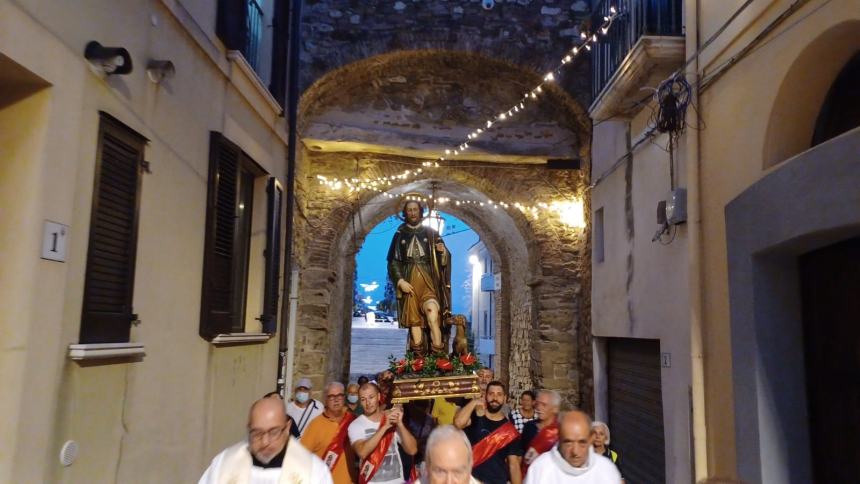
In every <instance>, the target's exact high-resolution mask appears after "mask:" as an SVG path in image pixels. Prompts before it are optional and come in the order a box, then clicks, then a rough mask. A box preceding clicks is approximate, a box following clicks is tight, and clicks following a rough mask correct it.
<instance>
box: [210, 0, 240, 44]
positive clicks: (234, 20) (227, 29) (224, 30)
mask: <svg viewBox="0 0 860 484" xmlns="http://www.w3.org/2000/svg"><path fill="white" fill-rule="evenodd" d="M247 2H248V0H218V11H217V13H216V19H215V35H217V36H218V38H219V39H221V42H223V43H224V46H225V47H227V49H230V50H243V49H244V48H245V42H246V37H247V35H248V24H247V22H248V5H247Z"/></svg>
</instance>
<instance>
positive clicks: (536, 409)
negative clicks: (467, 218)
mask: <svg viewBox="0 0 860 484" xmlns="http://www.w3.org/2000/svg"><path fill="white" fill-rule="evenodd" d="M393 381H394V375H393V374H392V373H391V372H388V371H386V372H382V373H380V374H379V375H377V376H376V379H375V380H373V381H369V380H368V379H367V378H366V377H361V378H359V380H358V382H356V383H350V384H348V385H344V384H343V383H340V382H330V383H328V384H327V385H326V386H325V388H323V391H322V399H323V401H319V400H315V399H313V398H311V396H310V395H311V391H312V390H313V388H312V384H311V381H310V380H309V379H307V378H302V379H300V380H299V381H298V382H297V384H296V387H295V389H294V392H293V395H292V398H291V399H289V401H287V402H284V401H283V400H282V399H281V396H280V395H279V394H278V393H275V392H273V393H270V394H267V395H265V396H263V397H262V398H261V399H259V400H257V401H256V402H255V403H254V404H253V405H252V406H251V409H250V411H249V415H248V435H247V438H246V439H244V440H242V441H241V442H239V443H237V444H235V445H233V446H231V447H228V448H227V449H225V450H224V451H222V452H221V453H219V454H218V455H217V456H216V457H215V458H214V459H213V460H212V463H211V465H210V466H209V468H208V469H206V471H205V473H204V474H203V476H202V477H201V478H200V483H201V484H215V483H249V484H257V483H288V482H289V483H303V484H316V483H320V484H327V483H335V484H351V483H358V484H366V483H373V484H395V483H403V482H409V483H420V484H428V483H429V484H443V483H444V484H472V483H486V484H496V483H502V484H503V483H508V482H510V483H513V484H520V483H523V482H524V483H526V484H536V483H553V484H554V483H596V484H603V483H606V484H609V483H612V484H618V483H621V482H623V480H622V476H621V472H620V467H619V466H620V455H619V453H618V452H617V451H616V450H613V449H611V448H610V447H609V443H610V437H609V428H608V427H607V425H606V424H605V423H602V422H593V421H592V420H591V419H590V418H589V416H588V415H586V414H585V413H583V412H581V411H578V410H573V411H568V412H562V411H561V403H562V399H561V396H560V395H559V394H558V392H556V391H553V390H539V391H537V392H533V391H525V392H523V393H522V395H520V397H519V402H518V405H517V407H516V408H514V409H512V408H511V407H510V406H509V405H508V402H507V395H508V392H507V388H505V385H504V384H503V383H502V382H500V381H498V380H495V379H494V377H493V372H492V371H491V370H489V369H486V368H485V369H482V370H480V371H479V372H478V382H479V387H480V389H481V396H480V397H476V398H473V399H468V400H466V399H446V398H441V397H440V398H436V399H434V400H418V401H412V402H409V403H407V404H404V405H392V404H391V399H390V394H391V390H392V387H393Z"/></svg>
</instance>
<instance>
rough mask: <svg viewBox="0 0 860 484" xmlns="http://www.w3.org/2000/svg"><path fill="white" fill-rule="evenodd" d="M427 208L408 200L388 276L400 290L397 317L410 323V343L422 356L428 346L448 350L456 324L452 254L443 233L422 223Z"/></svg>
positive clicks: (392, 248)
mask: <svg viewBox="0 0 860 484" xmlns="http://www.w3.org/2000/svg"><path fill="white" fill-rule="evenodd" d="M424 210H425V208H424V207H423V206H422V205H421V203H420V202H418V201H415V200H409V201H407V202H406V203H405V204H404V205H403V210H402V213H401V214H402V216H403V220H404V222H403V223H402V224H400V226H399V227H398V228H397V232H395V234H394V237H393V238H392V239H391V246H390V247H389V249H388V276H389V277H390V278H391V282H392V283H393V284H394V286H395V292H396V294H397V318H398V321H399V323H400V327H401V328H409V343H408V347H409V350H410V351H412V352H413V353H415V354H418V355H425V354H428V350H429V351H430V352H432V353H434V354H436V353H447V352H448V334H450V324H452V323H454V322H453V321H451V322H449V321H448V320H449V319H452V320H453V319H454V318H451V263H450V259H451V257H450V254H449V253H448V249H447V248H446V247H445V243H444V242H443V241H442V237H441V236H440V234H438V233H437V232H436V231H435V230H434V229H433V228H431V227H428V226H425V225H422V222H423V220H424V216H425V214H424ZM446 330H447V331H446ZM428 336H429V338H428ZM428 339H429V341H428ZM428 343H429V345H428Z"/></svg>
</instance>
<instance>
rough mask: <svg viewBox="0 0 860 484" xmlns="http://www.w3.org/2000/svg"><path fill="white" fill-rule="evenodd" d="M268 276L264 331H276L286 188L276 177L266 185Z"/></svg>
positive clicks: (265, 288) (264, 304) (270, 179)
mask: <svg viewBox="0 0 860 484" xmlns="http://www.w3.org/2000/svg"><path fill="white" fill-rule="evenodd" d="M266 193H267V194H268V207H267V210H266V254H265V255H266V276H265V277H266V278H265V286H264V291H265V292H264V294H263V314H262V316H261V318H260V319H261V320H262V322H263V332H264V333H270V334H272V333H274V332H275V329H276V328H277V319H278V295H279V293H280V275H281V271H280V269H281V206H282V205H283V203H282V200H283V195H284V190H283V188H282V187H281V184H280V182H278V180H277V179H276V178H269V182H268V184H267V186H266Z"/></svg>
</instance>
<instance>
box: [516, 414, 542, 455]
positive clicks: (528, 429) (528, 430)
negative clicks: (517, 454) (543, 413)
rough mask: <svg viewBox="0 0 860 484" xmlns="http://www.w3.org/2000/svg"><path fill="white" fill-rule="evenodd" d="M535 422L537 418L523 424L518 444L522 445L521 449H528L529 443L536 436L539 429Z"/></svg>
mask: <svg viewBox="0 0 860 484" xmlns="http://www.w3.org/2000/svg"><path fill="white" fill-rule="evenodd" d="M537 424H538V421H537V420H532V421H530V422H526V423H525V425H523V433H521V434H520V444H521V445H522V446H523V451H527V450H529V444H531V443H532V440H534V438H535V437H537V434H538V431H539V430H538V426H537Z"/></svg>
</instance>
